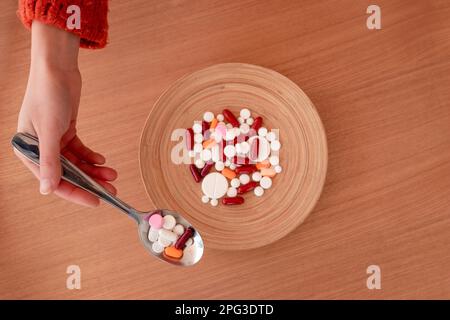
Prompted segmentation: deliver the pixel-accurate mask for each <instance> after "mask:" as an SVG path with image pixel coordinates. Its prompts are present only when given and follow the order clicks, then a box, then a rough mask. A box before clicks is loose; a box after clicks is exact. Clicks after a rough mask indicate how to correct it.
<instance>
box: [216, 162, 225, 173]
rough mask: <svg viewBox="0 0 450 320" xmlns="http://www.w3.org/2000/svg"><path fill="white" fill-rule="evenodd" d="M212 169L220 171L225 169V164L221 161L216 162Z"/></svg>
mask: <svg viewBox="0 0 450 320" xmlns="http://www.w3.org/2000/svg"><path fill="white" fill-rule="evenodd" d="M214 167H215V168H216V170H217V171H222V170H223V169H224V168H225V164H224V163H223V162H222V161H217V162H216V164H215V165H214Z"/></svg>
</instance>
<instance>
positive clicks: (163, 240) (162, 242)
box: [158, 237, 172, 248]
mask: <svg viewBox="0 0 450 320" xmlns="http://www.w3.org/2000/svg"><path fill="white" fill-rule="evenodd" d="M158 243H159V244H160V245H161V246H163V247H164V248H165V247H168V246H170V245H171V244H172V241H170V240H168V239H166V238H163V237H159V239H158Z"/></svg>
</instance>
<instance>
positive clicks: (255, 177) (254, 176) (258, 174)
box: [252, 171, 262, 182]
mask: <svg viewBox="0 0 450 320" xmlns="http://www.w3.org/2000/svg"><path fill="white" fill-rule="evenodd" d="M261 177H262V176H261V172H259V171H256V172H253V174H252V180H253V181H256V182H258V181H259V180H261Z"/></svg>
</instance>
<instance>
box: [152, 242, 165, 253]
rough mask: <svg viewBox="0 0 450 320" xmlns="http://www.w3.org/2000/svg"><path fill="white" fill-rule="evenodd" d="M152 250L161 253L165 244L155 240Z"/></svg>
mask: <svg viewBox="0 0 450 320" xmlns="http://www.w3.org/2000/svg"><path fill="white" fill-rule="evenodd" d="M152 250H153V252H155V253H161V252H163V251H164V246H162V245H161V244H160V243H159V242H153V244H152Z"/></svg>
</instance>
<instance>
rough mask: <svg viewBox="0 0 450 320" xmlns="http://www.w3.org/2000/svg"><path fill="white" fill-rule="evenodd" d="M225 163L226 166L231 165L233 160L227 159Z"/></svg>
mask: <svg viewBox="0 0 450 320" xmlns="http://www.w3.org/2000/svg"><path fill="white" fill-rule="evenodd" d="M224 164H225V167H229V166H230V165H231V161H230V160H228V159H227V160H225V162H224Z"/></svg>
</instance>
